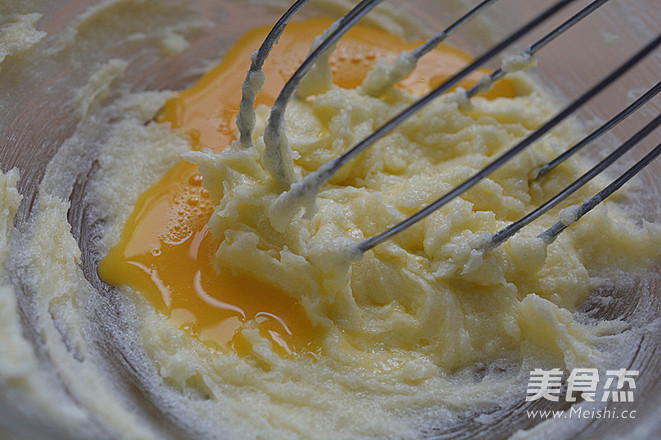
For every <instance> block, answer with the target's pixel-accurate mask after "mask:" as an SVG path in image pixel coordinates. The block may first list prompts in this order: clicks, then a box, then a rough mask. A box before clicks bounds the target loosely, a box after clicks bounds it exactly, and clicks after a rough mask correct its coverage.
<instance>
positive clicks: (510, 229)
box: [488, 115, 661, 249]
mask: <svg viewBox="0 0 661 440" xmlns="http://www.w3.org/2000/svg"><path fill="white" fill-rule="evenodd" d="M659 125H661V115H659V116H657V117H656V118H654V119H653V120H652V121H651V122H650V123H648V124H647V125H646V126H645V127H643V128H642V129H641V130H639V131H638V132H637V133H636V134H634V135H633V136H632V137H631V138H629V139H628V140H627V141H626V142H625V143H624V144H622V145H621V146H620V147H619V148H618V149H616V150H615V151H613V152H612V153H611V154H609V155H608V156H606V157H605V158H604V159H603V160H602V161H601V162H599V163H598V164H597V165H595V166H594V167H592V168H591V169H590V170H589V171H587V172H586V173H585V174H583V175H582V176H581V177H579V178H578V179H576V180H574V181H573V182H572V183H571V184H570V185H568V186H567V187H566V188H565V189H563V190H562V191H560V192H559V193H558V194H556V195H555V196H553V197H552V198H551V199H550V200H548V201H547V202H545V203H544V204H543V205H541V206H540V207H539V208H537V209H535V210H534V211H532V212H531V213H530V214H528V215H526V216H525V217H523V218H522V219H520V220H518V221H516V222H514V223H512V224H510V225H509V226H507V227H505V228H503V229H501V230H500V231H498V232H497V233H495V234H493V235H492V236H491V243H490V244H489V246H488V248H489V249H493V248H495V247H497V246H498V245H500V244H501V243H502V242H504V241H505V240H507V239H508V238H510V237H512V236H513V235H514V234H516V233H517V232H519V231H520V230H521V229H523V227H524V226H526V225H528V224H530V223H532V222H533V221H534V220H536V219H538V218H539V217H540V216H542V215H543V214H545V213H546V212H548V211H549V210H551V209H552V208H554V207H555V206H557V205H558V204H559V203H560V202H562V201H563V200H565V199H566V198H567V197H569V196H570V195H572V194H573V193H575V192H576V191H578V190H579V189H580V188H581V187H583V186H584V185H585V184H587V183H588V182H589V181H591V180H592V179H593V178H594V177H595V176H597V175H598V174H599V173H601V172H602V171H604V170H605V169H606V168H608V167H609V166H611V165H612V164H613V163H614V162H615V161H616V160H617V159H619V158H620V157H622V156H623V155H624V154H625V153H627V152H628V151H629V150H631V149H632V148H633V147H634V146H636V144H638V143H639V142H640V141H641V140H642V139H643V138H645V137H646V136H647V135H649V134H650V133H651V132H653V131H654V130H655V129H656V128H657V127H658V126H659Z"/></svg>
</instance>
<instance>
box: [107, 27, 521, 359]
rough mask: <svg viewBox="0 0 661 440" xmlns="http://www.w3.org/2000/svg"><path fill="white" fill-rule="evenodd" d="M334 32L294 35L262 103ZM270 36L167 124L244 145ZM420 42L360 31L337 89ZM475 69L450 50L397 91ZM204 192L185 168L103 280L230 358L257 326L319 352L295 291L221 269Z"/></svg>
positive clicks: (164, 183) (144, 203) (197, 91)
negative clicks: (240, 138) (259, 53)
mask: <svg viewBox="0 0 661 440" xmlns="http://www.w3.org/2000/svg"><path fill="white" fill-rule="evenodd" d="M330 24H331V21H330V20H327V19H310V20H305V21H302V22H296V23H291V24H290V25H289V26H288V27H287V28H286V30H285V32H284V34H283V35H282V37H281V38H280V41H279V43H278V44H277V45H276V46H275V47H274V49H273V52H272V53H271V55H270V56H269V58H268V60H267V62H266V64H265V65H264V73H265V75H266V83H265V85H264V87H263V89H262V91H261V92H260V93H259V94H258V95H257V99H256V103H257V104H266V105H271V104H272V103H273V102H274V101H275V98H276V96H277V94H278V93H279V91H280V89H281V88H282V86H283V85H284V83H285V82H286V81H287V80H288V79H289V77H290V76H291V75H292V74H293V73H294V71H295V70H296V69H297V68H298V66H299V65H300V64H301V62H302V61H303V59H304V58H305V56H306V55H307V53H308V51H309V48H310V45H311V44H312V42H313V40H314V38H315V37H316V36H317V35H319V34H320V33H321V32H323V30H324V29H326V28H327V27H328V26H330ZM268 30H269V29H268V28H260V29H255V30H253V31H251V32H249V33H248V34H246V35H245V36H243V37H242V38H241V39H240V40H239V41H238V42H237V43H236V45H235V46H234V47H233V48H232V49H231V50H230V51H229V52H228V53H227V55H226V56H225V57H224V59H223V61H222V62H221V63H220V64H219V65H218V66H217V67H215V68H214V69H213V70H211V71H210V72H208V73H207V74H206V75H204V76H203V77H202V78H201V79H200V80H199V81H198V82H197V83H196V84H195V85H194V86H193V87H191V88H190V89H188V90H185V91H183V92H181V93H180V94H179V95H178V96H177V97H176V98H173V99H171V100H170V101H168V102H167V103H166V105H165V107H164V109H163V111H162V112H161V114H160V116H159V122H161V123H165V122H167V123H170V125H171V126H172V127H173V128H175V129H180V130H182V131H184V132H185V133H187V134H188V135H189V136H190V138H191V140H192V145H193V148H194V149H202V148H207V147H210V148H212V149H213V150H214V151H216V152H220V151H222V149H223V148H224V147H225V146H226V145H228V144H229V143H231V142H232V140H234V138H235V132H236V125H235V119H236V115H237V113H238V108H239V102H240V99H241V84H242V82H243V80H244V78H245V72H246V71H247V70H248V67H249V63H250V56H251V53H252V52H253V51H254V50H255V49H256V48H257V47H259V45H260V44H261V42H262V41H263V39H264V37H265V36H266V34H267V32H268ZM420 43H421V42H414V43H405V42H403V41H401V40H400V39H399V38H397V37H395V36H393V35H391V34H389V33H387V32H384V31H381V30H378V29H375V28H371V27H362V26H356V27H354V28H353V29H351V30H350V31H349V32H348V33H347V34H346V36H345V37H343V38H342V40H340V42H339V43H338V45H337V48H336V50H335V52H334V53H333V54H332V56H331V57H330V63H331V68H332V71H333V80H334V82H335V83H336V84H337V85H339V86H340V87H344V88H354V87H356V86H358V85H359V84H360V83H361V82H362V80H363V78H364V77H365V75H366V74H367V72H368V71H369V70H370V69H371V68H372V67H373V66H374V64H375V63H376V61H377V60H378V59H379V58H382V57H384V58H386V59H388V60H390V61H392V60H394V59H395V58H396V57H397V56H398V55H399V53H401V52H402V51H405V50H406V51H410V50H412V49H414V48H415V47H417V46H418V45H419V44H420ZM470 61H471V57H470V56H469V55H467V54H465V53H463V52H461V51H459V50H457V49H455V48H452V47H449V46H446V45H441V46H440V47H439V48H438V49H436V50H434V51H432V52H430V53H429V54H427V55H426V56H425V57H423V58H422V59H421V60H420V62H419V65H418V68H417V69H416V71H415V72H413V73H412V74H411V75H410V76H408V77H407V78H406V79H404V80H403V81H402V82H401V83H400V84H398V87H402V88H405V89H407V90H409V91H410V92H412V93H414V94H422V93H424V92H426V91H428V90H429V89H430V88H431V87H434V86H436V85H438V84H440V83H441V81H443V80H444V79H446V78H448V77H449V76H451V75H452V74H453V73H455V72H456V71H458V70H460V69H461V68H463V67H465V66H466V65H467V64H468V63H469V62H470ZM485 73H486V72H484V71H482V72H475V73H474V74H473V75H471V76H469V77H467V78H466V79H465V80H464V81H463V82H462V83H460V84H459V85H460V86H462V87H464V88H469V87H471V86H473V85H474V84H475V83H476V82H477V81H478V80H479V79H480V78H481V77H482V75H484V74H485ZM486 96H487V97H488V98H491V97H496V96H514V88H513V86H512V84H511V83H510V82H509V81H507V80H504V81H501V82H499V83H498V85H497V86H496V87H495V88H494V89H492V90H491V91H490V92H489V94H487V95H486ZM201 183H202V178H201V176H200V174H199V173H198V169H197V166H195V165H193V164H190V163H188V162H185V161H182V162H181V163H179V164H178V165H176V166H175V167H174V168H173V169H172V170H170V171H169V172H168V173H167V174H166V175H165V176H164V177H163V178H162V179H161V180H160V181H159V182H158V183H156V184H155V185H154V186H153V187H152V188H150V189H149V190H148V191H146V192H145V193H144V194H142V195H141V196H140V198H139V199H138V202H137V204H136V207H135V209H134V211H133V213H132V214H131V216H130V217H129V219H128V221H127V223H126V225H125V227H124V230H123V233H122V237H121V240H120V242H119V244H118V245H117V246H116V247H115V248H114V249H113V250H112V251H111V252H110V253H109V254H108V256H107V257H106V258H104V259H103V260H102V261H101V263H100V264H99V267H98V273H99V276H100V278H101V279H102V280H103V281H105V282H107V283H109V284H113V285H126V286H129V287H131V288H133V289H135V290H137V291H139V292H142V293H143V294H144V295H145V296H146V297H147V298H148V299H149V300H150V301H151V302H152V303H153V305H154V306H155V307H156V308H157V309H158V310H160V311H161V312H162V313H164V314H165V315H166V316H168V319H169V320H170V322H171V323H172V324H174V325H176V326H178V327H180V328H183V329H185V330H187V331H188V332H189V333H190V334H193V335H195V336H196V337H198V338H199V339H200V340H202V341H204V342H207V343H209V344H213V345H216V346H218V347H220V348H221V349H223V350H233V351H235V352H238V353H245V352H247V351H248V350H249V346H248V345H247V342H246V341H245V340H244V339H243V337H242V336H241V332H240V331H239V330H240V329H241V328H242V326H244V325H245V324H246V323H247V322H248V321H250V322H251V323H252V325H256V326H257V328H258V329H259V332H260V334H261V335H262V336H263V337H266V338H268V339H269V340H270V341H271V342H272V343H273V346H274V348H275V350H276V352H278V353H279V354H280V355H283V356H284V355H289V354H296V353H316V352H318V351H319V348H318V344H316V343H315V341H316V340H317V335H318V333H319V332H318V331H317V330H316V329H315V328H314V327H313V326H312V324H311V323H310V321H309V320H308V318H307V317H306V314H305V311H304V309H303V307H302V306H301V305H300V304H298V303H297V302H296V301H295V300H294V299H293V298H292V297H290V296H289V295H287V293H286V292H283V291H280V290H278V289H277V288H275V287H274V286H269V285H266V284H264V283H262V282H259V281H257V280H254V279H252V278H250V277H248V276H243V275H236V274H231V273H229V271H225V270H223V269H222V268H220V270H216V268H215V265H214V261H215V252H216V250H217V248H218V246H219V243H220V242H219V241H218V240H217V239H215V238H214V237H213V236H212V235H211V234H210V232H209V229H208V226H207V222H208V220H209V218H210V216H211V214H212V212H213V203H212V201H211V200H210V198H209V194H208V193H207V191H206V190H205V189H204V188H202V186H201Z"/></svg>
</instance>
